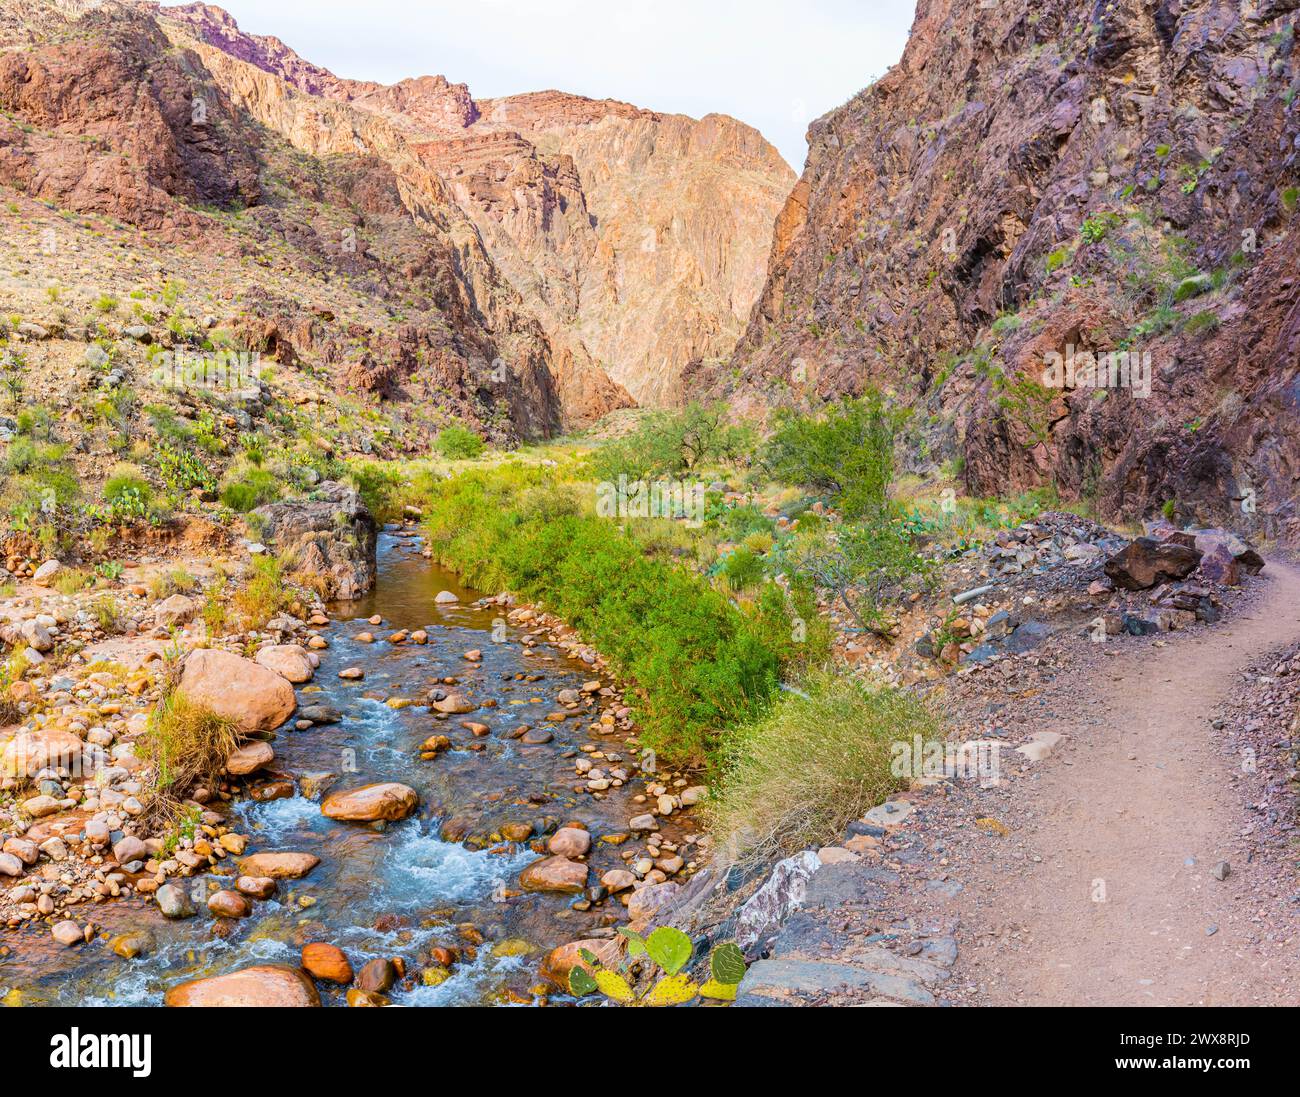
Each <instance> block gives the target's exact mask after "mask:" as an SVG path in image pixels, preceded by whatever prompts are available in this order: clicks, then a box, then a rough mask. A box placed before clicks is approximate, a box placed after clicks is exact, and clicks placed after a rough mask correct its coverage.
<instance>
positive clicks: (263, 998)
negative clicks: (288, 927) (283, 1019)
mask: <svg viewBox="0 0 1300 1097" xmlns="http://www.w3.org/2000/svg"><path fill="white" fill-rule="evenodd" d="M163 1004H164V1005H168V1006H273V1007H276V1008H284V1007H286V1006H299V1007H301V1006H318V1005H320V995H319V994H318V993H317V992H316V987H315V985H314V984H313V983H312V981H311V979H309V978H308V977H307V976H306V975H305V974H304V973H303V972H302V971H301V970H299V969H298V968H291V967H284V966H281V965H280V964H257V965H256V966H254V967H249V968H244V969H243V970H242V971H232V972H231V973H230V974H229V975H211V976H208V977H207V978H205V979H192V980H190V981H189V982H188V983H181V984H179V985H178V986H174V987H172V988H171V989H170V990H169V991H167V993H166V995H165V996H164V998H163Z"/></svg>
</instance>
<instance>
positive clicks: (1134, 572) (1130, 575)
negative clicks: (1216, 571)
mask: <svg viewBox="0 0 1300 1097" xmlns="http://www.w3.org/2000/svg"><path fill="white" fill-rule="evenodd" d="M1200 562H1201V553H1200V552H1198V551H1197V550H1196V549H1194V548H1190V547H1189V546H1187V545H1183V544H1179V543H1177V542H1176V541H1173V540H1168V541H1157V540H1155V539H1154V538H1151V537H1138V538H1136V539H1135V540H1133V541H1130V542H1129V543H1128V544H1127V545H1126V546H1124V548H1123V549H1121V550H1120V551H1119V552H1117V553H1116V554H1115V555H1114V556H1112V557H1111V558H1110V559H1109V560H1107V561H1106V564H1105V568H1104V569H1103V570H1104V571H1105V572H1106V575H1107V577H1108V578H1109V579H1110V580H1111V581H1112V582H1114V584H1115V585H1116V586H1118V587H1123V588H1124V589H1125V590H1149V589H1150V588H1151V587H1154V586H1156V585H1157V584H1159V583H1172V582H1175V581H1176V580H1179V579H1186V578H1187V577H1188V576H1189V575H1191V573H1192V572H1193V571H1195V570H1196V565H1197V564H1199V563H1200Z"/></svg>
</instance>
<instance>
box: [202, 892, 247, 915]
mask: <svg viewBox="0 0 1300 1097" xmlns="http://www.w3.org/2000/svg"><path fill="white" fill-rule="evenodd" d="M208 910H210V911H212V913H213V914H215V915H216V916H217V917H218V918H247V917H248V916H249V915H250V914H252V913H253V908H252V905H251V904H250V903H249V901H248V900H247V899H245V898H244V896H243V895H241V894H240V893H239V892H238V891H215V892H213V893H212V894H211V895H209V896H208Z"/></svg>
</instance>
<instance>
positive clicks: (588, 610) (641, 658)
mask: <svg viewBox="0 0 1300 1097" xmlns="http://www.w3.org/2000/svg"><path fill="white" fill-rule="evenodd" d="M433 490H434V495H433V499H432V501H431V514H430V517H429V519H428V523H427V532H428V537H429V544H430V547H431V549H432V551H433V554H434V556H435V558H436V559H438V561H439V562H441V563H443V564H446V565H447V566H449V567H453V568H455V569H456V570H457V571H459V572H460V573H461V574H462V576H463V578H464V579H465V581H466V582H467V583H469V584H471V585H473V586H477V587H480V588H482V589H486V590H497V589H502V588H506V589H510V590H512V591H515V592H516V593H518V594H520V595H522V596H523V597H525V598H528V599H530V600H535V601H538V602H540V603H543V604H544V605H545V606H546V607H547V608H548V609H549V610H551V611H552V612H554V613H556V614H558V615H559V616H561V617H563V618H564V619H565V620H566V621H568V622H569V623H570V624H571V625H573V627H574V628H576V629H577V630H578V631H579V632H581V633H582V635H583V636H584V637H585V638H586V639H587V640H588V641H589V642H590V643H592V644H593V645H594V646H595V647H597V648H598V649H599V650H600V651H601V652H602V653H604V654H605V655H606V656H607V657H608V658H609V659H610V660H611V661H612V662H613V663H614V664H615V668H616V670H617V671H618V672H619V673H620V674H622V675H624V676H626V677H627V678H628V679H630V680H631V681H632V682H634V683H635V685H636V686H637V687H639V690H640V699H639V701H638V702H637V705H636V707H637V710H638V718H639V721H640V724H641V727H642V729H643V735H642V737H643V741H644V742H645V744H646V745H647V746H650V747H651V748H653V749H654V750H656V751H657V752H658V753H659V754H660V755H661V756H663V757H665V758H667V759H669V760H680V761H685V760H694V761H708V762H716V761H717V759H718V758H719V757H720V753H721V752H722V751H723V750H724V749H725V741H724V740H725V731H726V729H727V728H728V727H730V726H732V725H734V724H736V723H737V722H739V721H742V720H748V719H753V718H754V717H755V716H756V715H757V714H758V713H759V712H761V711H762V709H763V707H764V705H765V703H766V702H767V700H768V698H769V697H770V696H771V694H772V691H773V690H774V688H775V687H776V684H777V681H778V677H779V672H780V663H781V655H780V652H779V650H778V649H777V647H776V645H775V644H774V643H773V642H772V638H773V637H790V636H793V635H794V634H795V633H796V632H797V629H796V627H795V623H794V621H793V620H792V617H791V614H790V612H789V610H788V609H787V607H786V605H785V604H784V600H783V598H782V596H781V592H780V591H779V589H777V588H773V589H774V590H775V596H770V597H769V598H768V599H767V600H766V601H765V603H764V604H763V605H762V606H761V608H760V610H759V611H758V612H755V613H747V612H745V611H743V610H742V609H740V608H739V607H737V606H735V605H733V604H731V603H730V602H729V601H728V599H727V598H726V597H725V596H724V595H723V594H721V593H719V592H718V591H715V590H714V589H713V588H712V587H711V586H710V585H709V584H708V583H707V582H706V581H705V580H704V579H702V578H701V577H699V576H696V575H694V574H692V573H690V572H688V571H685V570H683V569H681V568H679V567H677V566H675V565H674V564H672V563H670V562H668V561H666V560H663V559H659V558H656V557H653V556H650V555H647V554H646V552H645V551H644V547H643V546H642V545H641V544H640V543H639V542H638V541H637V540H636V539H635V538H634V537H632V536H629V535H628V534H627V533H625V532H624V531H623V530H621V529H620V528H619V526H618V525H617V524H615V523H613V522H610V521H608V520H606V519H601V518H597V517H595V515H594V514H593V513H591V507H590V502H589V501H588V500H587V491H584V489H583V487H581V486H579V485H574V484H554V483H551V482H549V481H548V479H547V476H546V473H545V471H544V470H539V469H530V468H526V467H524V466H521V465H507V466H504V467H502V468H500V469H497V470H493V471H492V472H487V471H483V472H472V473H468V474H466V475H465V476H462V477H460V478H458V479H456V480H452V481H447V482H445V483H442V484H438V485H436V486H435V487H434V489H433ZM588 490H589V488H588Z"/></svg>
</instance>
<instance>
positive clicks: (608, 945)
mask: <svg viewBox="0 0 1300 1097" xmlns="http://www.w3.org/2000/svg"><path fill="white" fill-rule="evenodd" d="M584 950H585V951H587V952H590V953H591V954H592V955H593V956H595V957H596V959H598V960H599V961H600V962H601V964H602V965H603V966H604V967H610V968H612V967H616V966H617V964H618V961H619V956H620V953H621V950H620V947H619V942H618V941H617V940H615V939H610V938H590V939H588V940H584V941H571V942H569V944H567V945H560V947H559V948H554V949H551V951H550V952H548V953H547V954H546V958H545V959H544V960H543V961H542V964H541V967H540V968H539V970H538V974H539V975H541V977H542V978H543V979H545V980H546V981H547V982H548V983H553V984H554V985H555V986H557V987H560V988H561V989H562V990H565V991H567V990H568V989H569V972H570V971H572V970H573V969H574V968H575V967H581V968H585V969H586V970H587V971H591V970H592V966H591V965H590V964H589V963H587V961H586V960H584V959H583V958H582V952H583V951H584Z"/></svg>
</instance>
